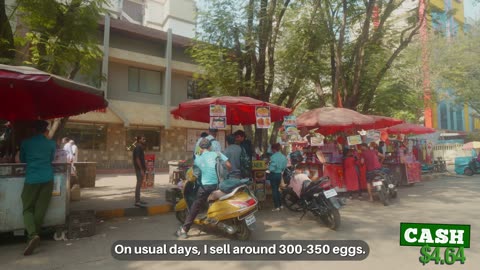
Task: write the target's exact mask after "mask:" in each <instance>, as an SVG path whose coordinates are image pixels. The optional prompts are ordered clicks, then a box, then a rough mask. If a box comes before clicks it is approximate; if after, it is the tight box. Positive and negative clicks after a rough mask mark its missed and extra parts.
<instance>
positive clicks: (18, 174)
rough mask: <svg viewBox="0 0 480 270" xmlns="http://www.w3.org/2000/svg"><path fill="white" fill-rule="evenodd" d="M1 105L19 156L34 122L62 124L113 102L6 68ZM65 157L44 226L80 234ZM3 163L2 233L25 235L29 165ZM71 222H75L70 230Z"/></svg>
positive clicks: (89, 90)
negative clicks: (24, 195)
mask: <svg viewBox="0 0 480 270" xmlns="http://www.w3.org/2000/svg"><path fill="white" fill-rule="evenodd" d="M72 100H74V101H75V102H72ZM0 105H1V106H0V119H2V120H7V121H9V122H10V123H11V124H12V132H11V140H10V141H8V142H6V143H7V144H9V146H11V147H10V148H11V149H14V150H17V151H16V152H17V154H18V149H19V148H20V145H21V142H22V140H23V139H26V138H28V135H29V132H28V128H30V127H31V126H29V123H31V121H32V120H37V119H54V118H62V117H68V116H72V115H77V114H81V113H86V112H89V111H94V110H98V109H103V108H106V107H107V106H108V102H107V101H106V100H105V98H104V92H103V91H101V90H98V89H96V88H94V87H91V86H88V85H84V84H80V83H77V82H74V81H71V80H67V79H64V78H62V77H59V76H56V75H52V74H49V73H45V72H43V71H40V70H37V69H34V68H32V67H25V66H9V65H0ZM13 156H15V155H13ZM60 156H61V151H57V157H56V159H55V161H56V162H57V163H54V164H53V168H54V179H53V181H54V189H53V193H52V199H51V201H50V204H49V207H48V211H47V213H46V216H45V221H44V226H47V227H49V226H53V227H57V228H62V232H63V228H66V227H67V225H68V228H69V231H74V230H75V231H78V230H79V229H80V227H81V226H83V225H82V224H81V223H78V220H79V219H78V218H77V217H78V216H75V215H73V216H72V215H71V216H69V201H70V176H71V173H70V170H71V165H70V164H67V163H66V162H65V161H63V162H62V159H61V158H60ZM1 158H2V161H3V162H7V163H3V164H0V232H11V231H21V232H22V233H23V230H24V224H23V209H22V201H21V194H22V190H23V185H24V182H25V170H26V164H21V163H18V162H19V161H18V160H17V161H16V162H17V163H14V162H15V161H14V159H13V158H12V157H11V156H10V155H9V157H1ZM8 162H10V163H8ZM67 217H69V218H68V219H67ZM72 217H75V218H72ZM67 220H73V222H69V224H66V223H67ZM94 225H95V223H93V226H94ZM88 231H89V232H91V231H94V230H90V229H88ZM75 235H79V234H76V233H75ZM62 238H63V236H62V235H60V237H59V235H58V234H57V235H56V239H57V240H59V239H62Z"/></svg>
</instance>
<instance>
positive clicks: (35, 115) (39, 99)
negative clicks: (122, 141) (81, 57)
mask: <svg viewBox="0 0 480 270" xmlns="http://www.w3.org/2000/svg"><path fill="white" fill-rule="evenodd" d="M0 101H1V105H0V119H5V120H35V119H39V118H40V119H51V118H60V117H65V116H72V115H77V114H81V113H86V112H89V111H93V110H97V109H102V108H106V107H107V106H108V103H107V101H106V100H105V99H104V92H103V91H100V90H98V89H96V88H94V87H91V86H88V85H84V84H80V83H77V82H74V81H71V80H67V79H64V78H61V77H59V76H55V75H52V74H48V73H45V72H43V71H40V70H37V69H34V68H31V67H25V66H8V65H0Z"/></svg>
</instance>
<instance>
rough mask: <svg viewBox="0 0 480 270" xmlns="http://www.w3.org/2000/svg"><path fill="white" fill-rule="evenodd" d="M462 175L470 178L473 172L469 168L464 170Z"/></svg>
mask: <svg viewBox="0 0 480 270" xmlns="http://www.w3.org/2000/svg"><path fill="white" fill-rule="evenodd" d="M463 173H464V174H465V175H466V176H472V175H473V170H472V169H470V168H465V171H463Z"/></svg>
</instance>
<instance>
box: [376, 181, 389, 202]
mask: <svg viewBox="0 0 480 270" xmlns="http://www.w3.org/2000/svg"><path fill="white" fill-rule="evenodd" d="M378 197H379V199H380V201H381V202H382V203H383V205H384V206H388V194H387V191H386V188H385V187H384V186H382V189H381V190H380V191H379V192H378Z"/></svg>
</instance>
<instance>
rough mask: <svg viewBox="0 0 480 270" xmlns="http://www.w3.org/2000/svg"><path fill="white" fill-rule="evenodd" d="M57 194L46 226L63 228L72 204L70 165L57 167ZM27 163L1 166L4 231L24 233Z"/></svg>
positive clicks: (0, 214)
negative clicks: (20, 231)
mask: <svg viewBox="0 0 480 270" xmlns="http://www.w3.org/2000/svg"><path fill="white" fill-rule="evenodd" d="M53 169H54V177H53V181H54V184H53V192H52V199H51V201H50V205H49V207H48V210H47V213H46V215H45V219H44V222H43V223H44V226H45V227H58V228H59V229H63V226H64V225H65V220H66V217H67V215H68V212H69V211H68V210H69V202H70V190H69V189H70V166H69V165H68V164H66V163H56V164H54V166H53ZM25 170H26V164H21V163H20V164H19V163H16V164H0V232H11V231H17V230H23V229H24V225H23V208H22V198H21V196H20V194H22V190H23V184H24V182H25Z"/></svg>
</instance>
